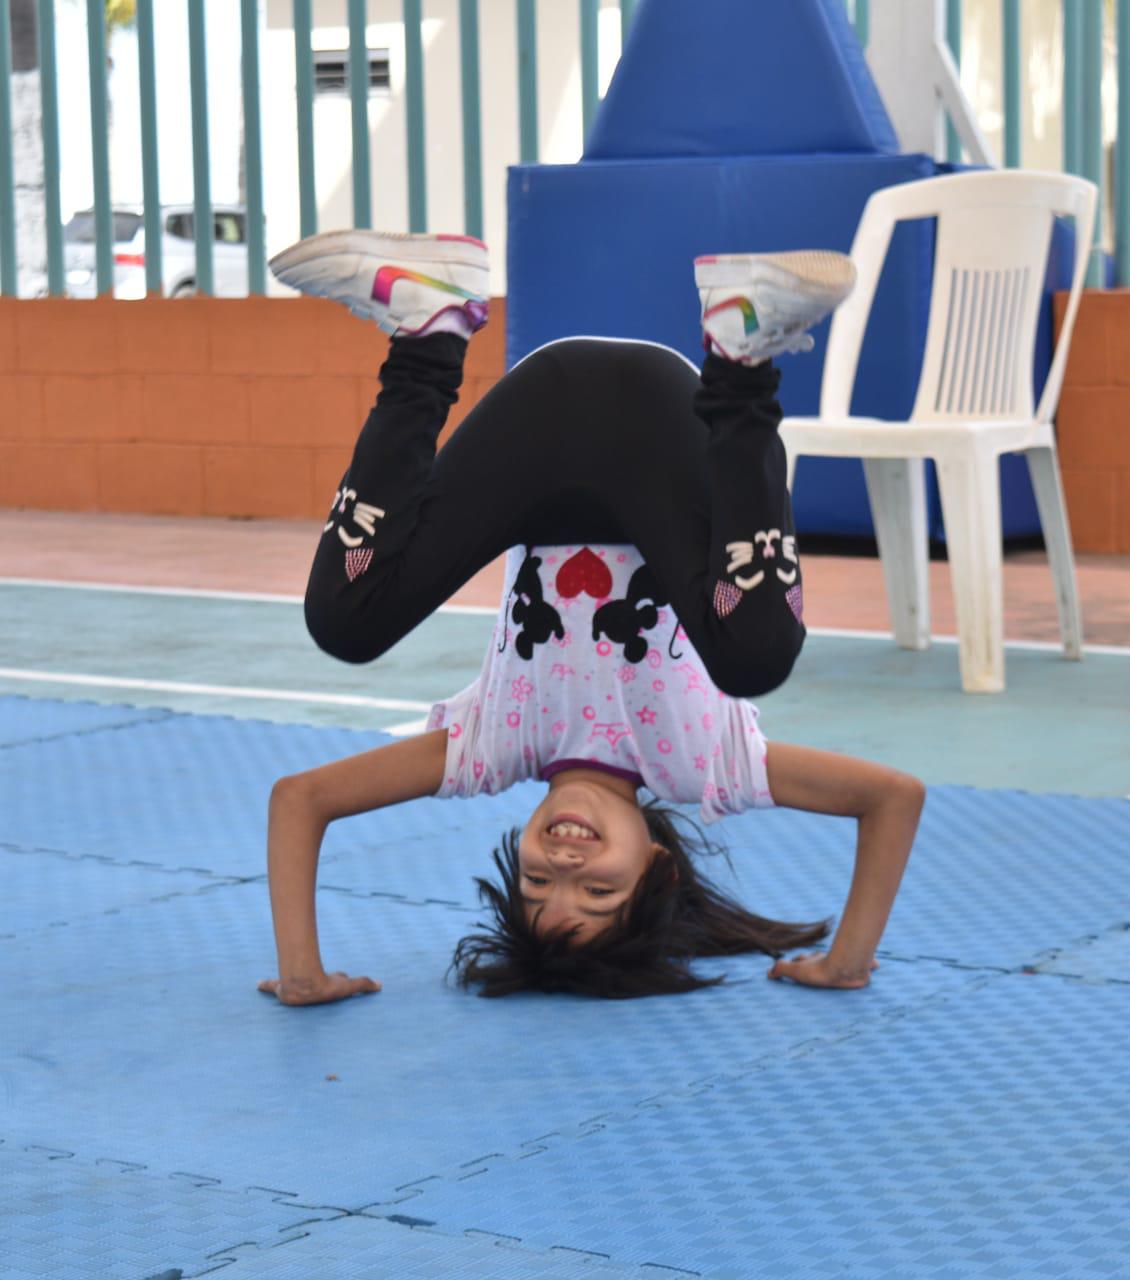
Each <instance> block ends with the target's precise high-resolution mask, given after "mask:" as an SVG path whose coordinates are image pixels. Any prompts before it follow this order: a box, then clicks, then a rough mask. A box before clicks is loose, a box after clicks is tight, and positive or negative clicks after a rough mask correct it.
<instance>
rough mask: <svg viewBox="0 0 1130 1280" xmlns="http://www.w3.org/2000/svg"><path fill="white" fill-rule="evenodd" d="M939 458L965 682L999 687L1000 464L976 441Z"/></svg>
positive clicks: (979, 689) (985, 688) (969, 688)
mask: <svg viewBox="0 0 1130 1280" xmlns="http://www.w3.org/2000/svg"><path fill="white" fill-rule="evenodd" d="M935 461H936V463H937V467H938V485H939V488H940V489H941V495H942V514H943V516H944V518H945V523H946V547H947V549H948V551H949V561H950V579H951V581H952V583H953V594H954V603H955V605H956V608H957V632H958V641H959V645H960V659H961V687H962V688H963V689H964V690H965V692H966V693H999V692H1000V691H1001V690H1002V689H1003V688H1004V616H1003V608H1002V590H1001V559H1002V556H1001V495H1000V464H999V462H998V460H997V455H996V454H995V453H992V452H990V451H989V450H987V449H979V448H977V447H976V445H973V446H972V447H971V448H970V449H969V451H968V452H963V453H961V454H954V455H952V456H949V457H939V458H936V459H935Z"/></svg>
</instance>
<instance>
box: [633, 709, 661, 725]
mask: <svg viewBox="0 0 1130 1280" xmlns="http://www.w3.org/2000/svg"><path fill="white" fill-rule="evenodd" d="M658 714H659V713H658V712H657V711H652V709H651V708H650V707H641V708H640V709H639V710H638V711H637V712H636V715H637V716H638V717H639V722H640V724H654V723H655V717H656V716H657V715H658Z"/></svg>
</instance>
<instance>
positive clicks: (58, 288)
mask: <svg viewBox="0 0 1130 1280" xmlns="http://www.w3.org/2000/svg"><path fill="white" fill-rule="evenodd" d="M35 16H36V21H37V23H38V30H39V102H40V114H41V116H42V118H43V212H44V221H45V222H46V224H47V227H46V231H47V292H48V293H49V294H50V295H51V296H52V297H53V298H57V297H60V296H61V295H62V293H63V289H64V280H65V275H66V272H65V268H64V266H63V213H62V207H61V205H62V201H61V198H60V195H59V72H58V65H57V61H56V57H55V0H37V4H36V11H35Z"/></svg>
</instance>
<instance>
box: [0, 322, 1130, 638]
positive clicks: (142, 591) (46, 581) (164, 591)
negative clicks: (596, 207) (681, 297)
mask: <svg viewBox="0 0 1130 1280" xmlns="http://www.w3.org/2000/svg"><path fill="white" fill-rule="evenodd" d="M625 341H628V339H625ZM0 587H57V588H60V589H62V590H75V591H120V592H126V593H133V594H137V595H151V596H196V597H201V598H204V599H208V600H260V601H266V602H269V603H275V604H301V603H302V597H301V596H289V595H271V594H269V593H267V592H258V591H211V590H205V589H204V588H201V587H139V586H123V585H122V584H120V583H115V582H64V581H61V580H56V579H54V578H0ZM436 612H437V613H453V614H468V615H471V616H475V617H491V618H493V617H494V616H495V615H496V614H497V613H498V609H497V608H493V607H488V606H486V605H478V604H441V605H440V607H439V608H438V609H437V610H436ZM808 634H809V635H812V636H830V637H832V638H834V639H842V640H887V641H893V640H894V635H893V634H892V633H891V632H890V631H863V630H852V629H851V628H847V627H809V628H808ZM930 640H931V642H933V643H936V644H957V643H958V637H957V636H952V635H933V636H931V637H930ZM1004 647H1005V648H1006V649H1032V650H1035V651H1038V652H1047V653H1051V652H1054V651H1057V650H1059V649H1061V648H1062V647H1063V646H1062V645H1060V644H1058V643H1057V642H1056V641H1054V640H1006V641H1005V642H1004ZM1083 652H1084V653H1095V654H1100V655H1106V656H1108V657H1120V658H1125V657H1130V646H1126V645H1115V644H1085V645H1084V646H1083Z"/></svg>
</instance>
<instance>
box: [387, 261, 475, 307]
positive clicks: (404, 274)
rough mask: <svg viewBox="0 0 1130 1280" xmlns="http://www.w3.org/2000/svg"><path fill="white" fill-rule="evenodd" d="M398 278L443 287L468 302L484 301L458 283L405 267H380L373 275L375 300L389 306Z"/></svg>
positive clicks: (438, 287)
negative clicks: (449, 282)
mask: <svg viewBox="0 0 1130 1280" xmlns="http://www.w3.org/2000/svg"><path fill="white" fill-rule="evenodd" d="M398 280H411V281H412V282H413V283H415V284H424V285H428V286H429V288H432V289H441V290H442V291H443V292H444V293H453V294H455V296H456V297H459V298H464V299H466V300H467V301H468V302H482V299H481V298H480V297H478V295H476V294H474V293H471V292H469V291H468V290H467V289H460V288H459V286H458V285H454V284H448V282H447V281H446V280H437V279H435V277H434V276H426V275H423V274H422V273H421V272H419V271H408V270H407V269H406V268H404V267H381V268H380V270H379V271H378V272H377V274H376V275H375V276H374V277H373V291H372V294H371V296H372V298H373V300H374V301H375V302H379V303H380V304H381V306H384V307H387V306H388V305H389V303H390V301H391V299H392V286H393V285H394V284H396V282H397V281H398Z"/></svg>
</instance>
